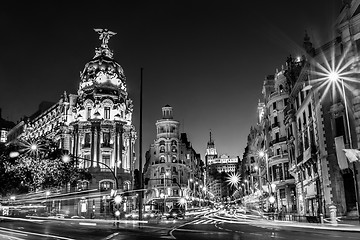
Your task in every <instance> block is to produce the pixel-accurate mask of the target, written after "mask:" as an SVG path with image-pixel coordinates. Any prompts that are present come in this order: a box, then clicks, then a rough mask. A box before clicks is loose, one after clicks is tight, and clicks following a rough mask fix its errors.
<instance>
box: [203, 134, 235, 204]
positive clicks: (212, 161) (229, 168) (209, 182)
mask: <svg viewBox="0 0 360 240" xmlns="http://www.w3.org/2000/svg"><path fill="white" fill-rule="evenodd" d="M205 162H206V164H205V165H206V173H205V176H206V181H205V182H206V187H207V188H208V191H209V192H210V193H211V194H212V195H213V196H214V197H215V198H216V199H218V200H220V199H224V198H227V197H228V196H229V194H230V191H229V186H228V184H227V182H226V179H227V177H228V176H229V174H234V173H238V172H239V167H240V160H239V157H230V156H228V155H226V154H221V155H220V156H219V155H218V153H217V150H216V147H215V142H214V140H213V139H212V135H211V132H210V138H209V141H208V142H207V146H206V152H205Z"/></svg>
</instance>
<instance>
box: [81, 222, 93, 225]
mask: <svg viewBox="0 0 360 240" xmlns="http://www.w3.org/2000/svg"><path fill="white" fill-rule="evenodd" d="M79 225H85V226H96V223H89V222H79Z"/></svg>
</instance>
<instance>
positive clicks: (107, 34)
mask: <svg viewBox="0 0 360 240" xmlns="http://www.w3.org/2000/svg"><path fill="white" fill-rule="evenodd" d="M94 31H95V32H97V33H98V34H99V35H100V36H99V39H100V40H101V41H102V44H101V46H102V47H104V48H107V44H108V42H109V39H110V38H111V37H112V36H114V35H116V33H115V32H112V31H109V30H107V29H106V28H105V29H101V28H94Z"/></svg>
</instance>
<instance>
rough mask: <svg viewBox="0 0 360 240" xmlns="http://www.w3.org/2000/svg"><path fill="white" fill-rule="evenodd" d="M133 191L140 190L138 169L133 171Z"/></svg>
mask: <svg viewBox="0 0 360 240" xmlns="http://www.w3.org/2000/svg"><path fill="white" fill-rule="evenodd" d="M134 189H140V172H139V170H138V169H135V170H134Z"/></svg>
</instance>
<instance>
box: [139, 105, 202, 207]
mask: <svg viewBox="0 0 360 240" xmlns="http://www.w3.org/2000/svg"><path fill="white" fill-rule="evenodd" d="M144 179H145V188H146V189H147V191H146V192H145V201H144V202H145V204H146V205H147V206H150V205H152V207H153V208H157V209H160V210H161V211H163V210H164V209H167V210H169V209H170V208H173V207H175V206H176V204H178V202H179V200H180V198H181V197H183V198H186V199H187V200H188V204H187V207H190V206H194V205H198V204H199V202H198V201H196V200H195V198H199V196H200V194H201V193H202V192H201V191H200V189H199V186H202V185H203V181H204V178H203V162H202V160H201V159H200V154H198V153H196V152H195V150H194V149H193V148H192V146H191V143H190V142H189V141H188V139H187V135H186V133H181V134H180V123H179V122H178V121H177V120H174V119H173V109H172V107H170V106H169V105H166V106H164V107H163V108H162V119H160V120H158V121H156V138H155V140H154V143H153V144H151V145H150V149H149V150H148V151H147V153H146V163H145V166H144ZM164 198H166V199H164ZM192 200H194V201H192ZM198 200H199V199H198ZM164 203H165V204H166V207H165V208H164ZM167 210H165V211H167Z"/></svg>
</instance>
